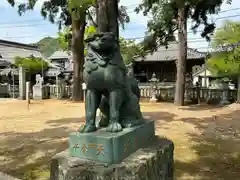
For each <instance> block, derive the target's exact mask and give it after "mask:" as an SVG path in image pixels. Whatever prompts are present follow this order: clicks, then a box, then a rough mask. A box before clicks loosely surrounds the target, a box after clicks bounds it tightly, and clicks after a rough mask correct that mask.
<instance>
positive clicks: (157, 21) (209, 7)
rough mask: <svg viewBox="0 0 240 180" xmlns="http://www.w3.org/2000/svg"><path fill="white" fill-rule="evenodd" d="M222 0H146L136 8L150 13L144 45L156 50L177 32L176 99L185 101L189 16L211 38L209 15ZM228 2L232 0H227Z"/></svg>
mask: <svg viewBox="0 0 240 180" xmlns="http://www.w3.org/2000/svg"><path fill="white" fill-rule="evenodd" d="M222 3H223V0H212V1H210V0H151V1H149V0H143V1H142V3H141V4H140V5H139V7H137V8H136V12H137V13H138V12H140V11H143V14H144V15H148V14H151V16H152V18H151V20H150V21H149V22H148V35H147V36H146V38H145V40H144V45H145V49H147V50H151V51H155V50H156V49H157V47H158V46H159V45H167V43H168V42H169V41H171V40H172V37H173V35H174V32H176V31H177V32H178V40H179V57H178V60H177V63H176V66H177V76H176V89H175V97H174V103H175V104H176V105H181V106H182V105H184V93H185V73H186V59H187V19H191V20H192V22H193V26H192V27H191V28H192V30H194V31H196V30H197V28H198V27H199V26H200V25H203V26H204V28H203V30H202V33H201V36H202V37H204V38H206V39H207V40H209V39H210V36H209V34H212V33H213V31H214V29H215V24H214V22H209V20H208V15H209V14H216V13H218V12H219V11H220V7H221V5H222ZM227 3H231V0H228V1H227Z"/></svg>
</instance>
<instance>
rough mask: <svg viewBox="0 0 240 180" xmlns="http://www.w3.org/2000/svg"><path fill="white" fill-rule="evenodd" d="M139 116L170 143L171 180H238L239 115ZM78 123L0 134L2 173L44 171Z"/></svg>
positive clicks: (59, 122) (53, 123)
mask: <svg viewBox="0 0 240 180" xmlns="http://www.w3.org/2000/svg"><path fill="white" fill-rule="evenodd" d="M144 116H146V117H147V118H149V119H153V120H155V125H156V132H159V133H158V135H161V136H166V137H167V138H168V139H172V140H173V142H174V144H175V179H176V180H183V179H184V180H186V179H187V180H190V179H194V180H237V179H239V177H240V111H239V110H237V111H234V112H232V113H229V114H218V116H217V117H208V118H204V119H200V118H182V119H179V118H178V116H177V114H173V113H169V112H145V113H144ZM83 121H84V118H76V119H74V118H73V119H69V118H68V119H57V120H51V121H48V122H47V124H49V125H50V127H52V128H49V129H43V130H42V131H39V132H32V133H15V132H9V133H2V134H0V137H1V139H0V145H1V146H0V158H1V160H2V157H3V158H4V164H0V169H1V171H4V172H6V173H9V174H11V175H13V176H16V177H19V178H21V177H23V175H24V172H26V171H30V170H31V169H33V170H34V169H37V168H42V169H46V170H49V166H48V164H49V162H50V158H51V157H52V156H53V155H55V154H57V153H58V152H60V151H62V150H64V149H66V148H67V147H68V144H67V138H68V134H69V133H70V132H72V131H74V129H69V128H67V127H66V126H65V125H66V124H69V123H77V124H78V123H79V124H80V123H81V122H83ZM183 129H185V131H183ZM26 164H27V165H26ZM16 165H18V166H16ZM31 180H33V178H32V179H31Z"/></svg>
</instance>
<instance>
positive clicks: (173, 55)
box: [134, 42, 206, 62]
mask: <svg viewBox="0 0 240 180" xmlns="http://www.w3.org/2000/svg"><path fill="white" fill-rule="evenodd" d="M178 53H179V44H178V42H173V43H169V45H168V49H166V47H165V46H160V47H159V48H158V50H157V51H155V52H153V53H152V54H151V53H149V54H148V55H146V56H145V57H144V58H142V57H137V58H135V60H134V61H135V62H138V61H148V62H151V61H173V60H176V59H177V57H178ZM205 56H206V54H205V53H202V52H199V51H197V50H195V49H192V48H188V50H187V59H199V58H204V57H205Z"/></svg>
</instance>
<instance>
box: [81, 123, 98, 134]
mask: <svg viewBox="0 0 240 180" xmlns="http://www.w3.org/2000/svg"><path fill="white" fill-rule="evenodd" d="M96 130H97V127H96V126H95V125H92V124H85V125H82V126H81V127H80V128H79V132H80V133H88V132H94V131H96Z"/></svg>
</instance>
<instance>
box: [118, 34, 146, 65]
mask: <svg viewBox="0 0 240 180" xmlns="http://www.w3.org/2000/svg"><path fill="white" fill-rule="evenodd" d="M119 45H120V52H121V55H122V57H123V60H124V63H125V64H130V63H131V62H132V60H133V57H135V56H141V55H142V54H141V53H142V47H141V46H140V44H137V43H136V42H135V41H133V40H125V39H124V38H122V37H121V38H120V40H119Z"/></svg>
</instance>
